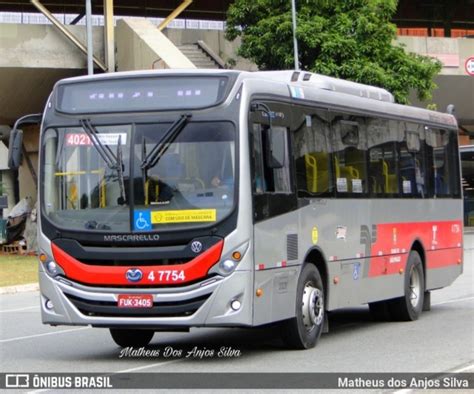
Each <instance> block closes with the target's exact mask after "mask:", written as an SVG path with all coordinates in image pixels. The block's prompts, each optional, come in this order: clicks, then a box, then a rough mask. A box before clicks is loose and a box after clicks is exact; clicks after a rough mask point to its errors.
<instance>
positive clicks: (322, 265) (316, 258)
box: [303, 246, 329, 308]
mask: <svg viewBox="0 0 474 394" xmlns="http://www.w3.org/2000/svg"><path fill="white" fill-rule="evenodd" d="M305 264H313V265H314V266H315V267H316V268H317V269H318V271H319V273H320V275H321V279H322V280H323V286H324V295H325V297H324V300H325V304H326V305H325V308H327V306H328V301H329V269H328V265H327V259H326V257H325V255H324V252H323V251H322V250H321V248H319V247H318V246H314V247H312V248H311V249H309V250H308V251H307V252H306V255H305V257H304V260H303V266H304V265H305Z"/></svg>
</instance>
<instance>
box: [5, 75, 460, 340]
mask: <svg viewBox="0 0 474 394" xmlns="http://www.w3.org/2000/svg"><path fill="white" fill-rule="evenodd" d="M39 118H41V133H40V162H39V217H38V218H39V219H38V234H39V235H38V238H39V248H40V255H39V260H40V265H39V267H40V268H39V280H40V292H41V313H42V320H43V323H45V324H49V325H53V326H56V325H88V326H92V327H102V328H108V329H110V333H111V336H112V338H113V340H114V341H115V342H116V343H117V344H118V345H119V346H122V347H127V346H145V345H147V344H148V343H149V342H150V341H151V339H152V337H153V335H154V333H155V332H159V331H188V330H189V329H190V328H191V327H256V326H267V325H272V326H275V325H277V326H279V327H280V329H281V335H282V338H283V340H284V341H285V343H286V344H288V346H289V347H291V348H296V349H306V348H311V347H314V346H315V345H316V344H317V342H318V340H319V338H320V336H321V333H322V332H327V331H328V330H329V324H328V312H331V311H333V310H336V309H338V308H348V307H355V306H359V305H367V304H368V305H369V307H370V311H371V313H372V314H373V315H374V316H375V317H376V318H377V319H390V320H404V321H411V320H416V319H417V318H418V317H419V315H420V313H421V312H422V310H429V309H430V292H431V291H432V290H434V289H439V288H442V287H445V286H448V285H450V284H451V283H452V282H453V281H454V280H455V279H456V278H457V277H458V276H459V275H460V274H461V273H462V270H463V249H462V242H463V241H462V230H463V223H462V199H461V190H460V185H461V182H460V171H459V153H458V146H457V124H456V120H455V118H454V117H453V116H451V115H449V114H444V113H439V112H434V111H429V110H425V109H420V108H414V107H410V106H404V105H399V104H395V103H394V99H393V96H392V95H391V94H390V93H389V92H388V91H386V90H384V89H380V88H376V87H371V86H366V85H362V84H358V83H354V82H349V81H343V80H338V79H334V78H330V77H326V76H322V75H318V74H312V73H308V72H302V71H301V72H300V71H291V70H290V71H272V72H271V71H261V72H241V71H234V70H221V71H215V70H179V71H178V70H164V71H140V72H127V73H116V74H108V75H95V76H85V77H76V78H70V79H64V80H61V81H59V82H58V83H57V84H56V85H55V87H54V89H53V91H52V93H51V96H50V97H49V99H48V100H47V104H46V108H45V110H44V113H43V114H40V115H34V116H32V117H30V118H28V117H25V118H24V119H23V120H22V122H26V121H38V119H39ZM22 122H18V125H17V126H16V127H15V130H16V129H17V128H18V127H19V126H20V124H21V123H22ZM19 147H21V133H19V132H18V131H14V132H13V136H12V140H11V150H10V151H11V157H10V163H11V165H12V167H15V166H17V165H18V164H19V160H20V157H19V154H20V153H21V149H20V148H19Z"/></svg>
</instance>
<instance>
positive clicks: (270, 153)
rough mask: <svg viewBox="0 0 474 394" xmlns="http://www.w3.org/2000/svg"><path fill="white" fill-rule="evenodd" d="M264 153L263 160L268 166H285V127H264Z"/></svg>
mask: <svg viewBox="0 0 474 394" xmlns="http://www.w3.org/2000/svg"><path fill="white" fill-rule="evenodd" d="M265 133H266V138H265V140H266V145H267V146H266V149H265V152H266V155H265V161H266V165H267V167H268V168H273V169H275V168H282V167H284V166H285V156H286V128H285V127H279V126H274V127H272V128H267V129H265Z"/></svg>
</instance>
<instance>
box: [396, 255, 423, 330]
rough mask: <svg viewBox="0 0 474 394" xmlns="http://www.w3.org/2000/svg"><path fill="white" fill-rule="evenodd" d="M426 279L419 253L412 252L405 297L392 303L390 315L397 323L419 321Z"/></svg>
mask: <svg viewBox="0 0 474 394" xmlns="http://www.w3.org/2000/svg"><path fill="white" fill-rule="evenodd" d="M424 294H425V277H424V274H423V264H422V262H421V257H420V255H419V254H418V252H416V251H414V250H412V251H411V252H410V255H409V256H408V261H407V265H406V268H405V282H404V295H403V297H400V298H395V299H393V300H391V301H390V303H389V309H390V315H391V316H392V319H393V320H396V321H413V320H417V319H418V317H419V316H420V314H421V311H422V309H423V300H424Z"/></svg>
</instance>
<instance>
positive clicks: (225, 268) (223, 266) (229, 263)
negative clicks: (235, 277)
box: [209, 242, 249, 276]
mask: <svg viewBox="0 0 474 394" xmlns="http://www.w3.org/2000/svg"><path fill="white" fill-rule="evenodd" d="M248 246H249V243H248V242H245V243H243V244H241V245H240V246H239V247H237V248H235V249H233V250H232V251H231V252H230V253H227V254H226V255H224V256H222V259H221V261H220V262H219V263H217V264H216V265H214V266H213V267H212V268H211V269H210V270H209V274H218V275H222V276H228V275H230V274H231V273H232V272H234V271H235V269H236V268H237V266H238V265H239V263H240V261H241V260H242V258H243V257H244V254H245V252H246V251H247V248H248Z"/></svg>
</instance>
